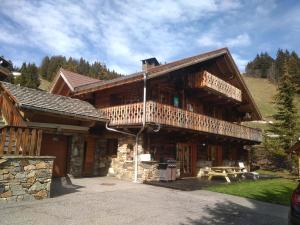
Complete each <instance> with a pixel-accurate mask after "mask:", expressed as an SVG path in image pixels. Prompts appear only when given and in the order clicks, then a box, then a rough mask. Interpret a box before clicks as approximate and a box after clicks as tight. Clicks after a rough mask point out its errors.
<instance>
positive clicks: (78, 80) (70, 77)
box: [49, 68, 101, 93]
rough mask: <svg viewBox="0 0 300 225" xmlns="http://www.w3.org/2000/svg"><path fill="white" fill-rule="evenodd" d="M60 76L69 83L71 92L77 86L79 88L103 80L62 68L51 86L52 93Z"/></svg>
mask: <svg viewBox="0 0 300 225" xmlns="http://www.w3.org/2000/svg"><path fill="white" fill-rule="evenodd" d="M59 78H62V79H63V80H64V82H65V83H66V84H67V86H68V87H69V89H70V90H71V92H73V91H74V90H75V89H76V88H78V87H80V86H82V85H88V84H93V83H98V82H101V80H99V79H96V78H92V77H88V76H85V75H82V74H79V73H75V72H71V71H69V70H66V69H63V68H60V69H59V71H58V72H57V75H56V77H55V78H54V80H53V81H52V83H51V86H50V88H49V90H50V93H51V92H52V91H53V89H54V88H55V85H56V84H57V82H58V80H59Z"/></svg>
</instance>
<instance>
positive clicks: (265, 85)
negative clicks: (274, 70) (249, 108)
mask: <svg viewBox="0 0 300 225" xmlns="http://www.w3.org/2000/svg"><path fill="white" fill-rule="evenodd" d="M243 78H244V80H245V82H246V85H247V87H248V88H249V90H250V92H251V94H252V96H253V98H254V100H255V102H256V104H257V106H258V108H259V110H260V112H261V113H262V116H263V117H264V119H266V120H273V119H272V115H274V114H275V112H276V108H275V106H274V104H272V102H273V101H274V96H275V95H276V92H277V88H276V85H275V84H273V83H271V82H270V81H269V80H267V79H264V78H255V77H250V76H245V75H244V76H243ZM295 104H296V106H297V109H298V113H300V97H299V96H297V97H296V100H295Z"/></svg>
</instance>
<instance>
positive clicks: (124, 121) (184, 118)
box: [100, 101, 262, 142]
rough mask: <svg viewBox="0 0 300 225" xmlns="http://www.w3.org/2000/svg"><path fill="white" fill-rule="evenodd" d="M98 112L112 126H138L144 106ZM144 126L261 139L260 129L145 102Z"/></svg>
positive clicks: (256, 140) (122, 107) (128, 106)
mask: <svg viewBox="0 0 300 225" xmlns="http://www.w3.org/2000/svg"><path fill="white" fill-rule="evenodd" d="M100 111H101V112H102V113H104V115H105V116H107V117H108V118H109V119H110V125H111V126H122V125H123V126H124V125H139V124H141V123H142V112H143V103H134V104H129V105H121V106H114V107H108V108H103V109H100ZM146 123H157V124H162V125H166V126H172V127H179V128H185V129H190V130H196V131H201V132H207V133H213V134H219V135H224V136H230V137H234V138H239V139H244V140H250V141H255V142H261V140H262V134H261V131H260V130H257V129H252V128H249V127H245V126H242V125H238V124H234V123H230V122H227V121H223V120H219V119H215V118H212V117H209V116H205V115H201V114H197V113H194V112H189V111H186V110H183V109H179V108H176V107H172V106H169V105H164V104H160V103H157V102H153V101H148V102H147V105H146Z"/></svg>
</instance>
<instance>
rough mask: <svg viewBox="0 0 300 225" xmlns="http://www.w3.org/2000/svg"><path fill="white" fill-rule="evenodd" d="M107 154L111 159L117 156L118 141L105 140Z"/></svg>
mask: <svg viewBox="0 0 300 225" xmlns="http://www.w3.org/2000/svg"><path fill="white" fill-rule="evenodd" d="M106 146H107V153H108V155H110V156H112V157H117V154H118V139H107V142H106Z"/></svg>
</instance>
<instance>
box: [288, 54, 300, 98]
mask: <svg viewBox="0 0 300 225" xmlns="http://www.w3.org/2000/svg"><path fill="white" fill-rule="evenodd" d="M299 61H300V60H299V57H298V55H297V53H296V52H294V51H293V52H292V53H291V54H290V56H289V59H288V67H289V74H290V75H291V77H292V79H293V82H294V84H295V86H296V92H297V93H298V94H299V93H300V63H299Z"/></svg>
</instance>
